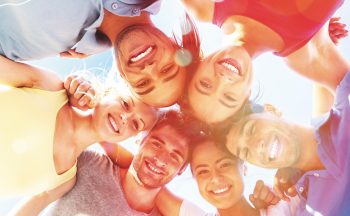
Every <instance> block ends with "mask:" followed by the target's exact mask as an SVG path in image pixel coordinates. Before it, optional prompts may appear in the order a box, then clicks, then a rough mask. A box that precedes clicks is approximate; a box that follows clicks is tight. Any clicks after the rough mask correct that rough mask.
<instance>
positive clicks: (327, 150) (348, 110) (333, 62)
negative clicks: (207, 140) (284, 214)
mask: <svg viewBox="0 0 350 216" xmlns="http://www.w3.org/2000/svg"><path fill="white" fill-rule="evenodd" d="M319 36H320V37H319V38H318V40H317V41H316V43H315V44H314V45H315V46H310V47H309V48H310V52H309V54H310V56H306V57H308V58H306V59H312V58H313V57H315V56H318V57H319V58H318V59H319V60H318V61H310V62H311V63H310V64H311V65H312V66H314V67H315V68H317V71H318V72H332V73H331V74H330V76H332V75H333V73H339V74H343V76H342V77H341V78H340V79H339V81H338V86H337V88H336V89H335V92H336V95H335V103H334V105H333V107H332V109H331V110H330V111H329V113H327V114H326V115H324V116H322V117H319V118H317V119H315V121H314V122H313V123H314V124H313V125H312V126H306V125H300V124H296V123H292V122H289V121H286V120H284V119H282V118H279V117H278V116H275V115H273V114H271V113H266V112H265V113H253V114H250V115H248V116H245V117H243V118H242V119H241V120H240V121H239V122H238V123H237V124H234V125H232V128H231V129H230V130H229V133H228V135H227V137H226V138H227V141H226V147H227V148H228V149H229V151H230V152H231V153H233V154H234V155H236V156H238V157H239V158H241V159H243V160H246V161H249V162H250V163H253V164H255V165H258V166H261V167H266V168H285V167H292V168H297V169H299V170H301V171H303V172H304V175H303V176H302V177H301V178H300V179H299V181H298V182H297V184H296V190H297V193H298V196H299V198H300V200H301V204H300V205H299V207H298V211H297V215H324V216H333V215H337V216H338V215H349V209H348V207H347V205H348V204H347V203H348V201H349V194H348V193H347V191H346V190H347V188H348V187H349V185H350V184H349V182H350V124H349V122H350V96H349V95H350V73H349V71H350V64H349V62H347V61H346V60H345V59H344V58H343V57H342V56H341V55H340V54H339V53H338V51H337V50H336V48H335V47H334V45H333V44H332V43H331V42H330V39H329V37H328V35H326V34H324V32H320V35H319ZM324 78H325V79H326V77H324Z"/></svg>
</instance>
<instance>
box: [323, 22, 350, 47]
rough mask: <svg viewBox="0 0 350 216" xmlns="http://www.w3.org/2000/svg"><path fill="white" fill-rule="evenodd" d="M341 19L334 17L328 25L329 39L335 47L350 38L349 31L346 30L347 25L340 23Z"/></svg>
mask: <svg viewBox="0 0 350 216" xmlns="http://www.w3.org/2000/svg"><path fill="white" fill-rule="evenodd" d="M339 20H340V17H332V18H331V19H330V20H329V24H328V33H329V37H330V38H331V40H332V41H333V43H334V44H335V45H337V44H338V43H339V40H340V39H342V38H344V37H346V36H348V30H346V29H345V27H346V25H345V24H344V23H341V22H339Z"/></svg>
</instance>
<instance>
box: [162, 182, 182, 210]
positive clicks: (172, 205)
mask: <svg viewBox="0 0 350 216" xmlns="http://www.w3.org/2000/svg"><path fill="white" fill-rule="evenodd" d="M182 202H183V200H182V199H180V198H179V197H176V196H175V195H174V194H172V193H171V192H170V191H169V190H168V189H167V188H165V187H163V188H162V190H160V192H159V193H158V195H157V198H156V206H157V208H158V209H159V211H160V212H161V213H162V214H163V215H167V216H178V215H179V214H180V208H181V204H182Z"/></svg>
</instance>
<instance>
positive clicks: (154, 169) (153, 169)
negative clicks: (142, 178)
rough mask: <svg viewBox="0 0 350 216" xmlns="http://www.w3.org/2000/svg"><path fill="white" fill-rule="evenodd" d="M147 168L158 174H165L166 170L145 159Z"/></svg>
mask: <svg viewBox="0 0 350 216" xmlns="http://www.w3.org/2000/svg"><path fill="white" fill-rule="evenodd" d="M145 164H146V166H147V168H148V169H149V170H150V171H151V172H152V173H154V174H156V175H164V174H165V173H164V171H163V170H161V169H159V168H158V167H156V166H155V165H153V164H152V163H150V162H148V161H145Z"/></svg>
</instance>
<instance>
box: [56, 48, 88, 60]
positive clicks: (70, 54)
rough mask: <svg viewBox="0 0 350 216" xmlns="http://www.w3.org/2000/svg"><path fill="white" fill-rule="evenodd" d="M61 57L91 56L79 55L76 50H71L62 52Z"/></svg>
mask: <svg viewBox="0 0 350 216" xmlns="http://www.w3.org/2000/svg"><path fill="white" fill-rule="evenodd" d="M60 56H61V57H65V58H86V57H88V56H90V55H87V54H83V53H78V52H76V51H75V50H74V49H69V50H68V51H65V52H61V53H60Z"/></svg>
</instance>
